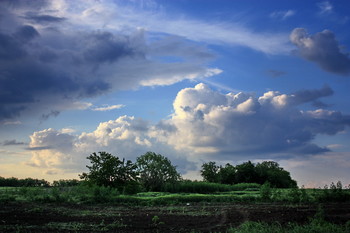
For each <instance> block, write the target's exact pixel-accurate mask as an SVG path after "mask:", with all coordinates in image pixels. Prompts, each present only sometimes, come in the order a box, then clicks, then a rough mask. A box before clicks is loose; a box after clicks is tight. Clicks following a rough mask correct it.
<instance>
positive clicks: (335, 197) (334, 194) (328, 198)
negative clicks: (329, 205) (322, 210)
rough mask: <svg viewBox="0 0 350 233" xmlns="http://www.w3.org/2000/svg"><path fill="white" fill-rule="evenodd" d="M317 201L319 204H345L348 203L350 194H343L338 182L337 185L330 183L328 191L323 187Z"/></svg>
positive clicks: (343, 191) (340, 184) (341, 186)
mask: <svg viewBox="0 0 350 233" xmlns="http://www.w3.org/2000/svg"><path fill="white" fill-rule="evenodd" d="M317 199H318V201H320V202H345V201H350V193H349V192H345V190H344V189H343V185H342V183H341V182H340V181H338V182H337V184H334V183H333V182H332V183H331V184H330V186H329V189H328V187H327V186H325V188H324V189H323V192H322V193H321V194H320V195H319V196H318V197H317Z"/></svg>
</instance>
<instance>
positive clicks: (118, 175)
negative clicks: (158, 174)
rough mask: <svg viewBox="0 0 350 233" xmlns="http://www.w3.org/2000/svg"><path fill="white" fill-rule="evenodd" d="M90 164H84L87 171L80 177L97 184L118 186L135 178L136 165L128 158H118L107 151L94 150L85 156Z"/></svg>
mask: <svg viewBox="0 0 350 233" xmlns="http://www.w3.org/2000/svg"><path fill="white" fill-rule="evenodd" d="M87 159H88V160H90V163H91V166H88V165H87V166H86V167H87V168H88V169H89V173H83V174H81V175H79V176H80V179H84V180H86V181H88V182H91V183H93V184H96V185H99V186H109V187H115V188H119V187H122V186H125V185H126V184H128V183H129V182H133V181H135V180H136V179H137V175H138V173H137V171H136V168H137V166H136V165H135V164H133V163H132V162H131V161H130V160H127V161H125V159H123V160H120V159H119V158H118V157H116V156H113V155H112V154H110V153H107V152H98V154H96V153H95V152H94V153H92V154H91V155H90V156H88V157H87Z"/></svg>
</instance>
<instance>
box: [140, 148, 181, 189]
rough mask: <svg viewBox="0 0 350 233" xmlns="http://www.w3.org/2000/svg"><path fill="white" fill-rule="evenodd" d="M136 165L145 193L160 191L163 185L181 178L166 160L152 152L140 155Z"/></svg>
mask: <svg viewBox="0 0 350 233" xmlns="http://www.w3.org/2000/svg"><path fill="white" fill-rule="evenodd" d="M136 164H137V167H138V172H139V174H140V182H141V184H142V185H143V187H144V188H145V189H146V190H147V191H160V190H161V189H162V187H163V185H164V184H166V183H174V182H176V181H178V180H179V179H180V177H181V176H180V174H179V173H178V172H177V170H176V166H173V165H172V164H171V162H170V160H169V159H168V158H166V157H164V156H162V155H160V154H156V153H154V152H147V153H146V154H144V155H141V156H140V157H138V158H137V161H136Z"/></svg>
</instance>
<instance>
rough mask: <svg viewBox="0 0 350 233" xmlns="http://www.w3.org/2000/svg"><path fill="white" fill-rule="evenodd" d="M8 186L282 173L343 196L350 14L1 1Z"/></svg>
mask: <svg viewBox="0 0 350 233" xmlns="http://www.w3.org/2000/svg"><path fill="white" fill-rule="evenodd" d="M0 4H1V7H0V9H1V10H0V18H1V20H0V176H5V177H10V176H15V177H20V178H23V177H35V178H45V179H47V180H50V181H52V180H56V179H60V178H77V174H79V173H81V172H83V171H85V165H86V163H87V160H86V157H87V156H88V155H89V154H90V153H92V152H95V151H108V152H110V153H112V154H114V155H116V156H119V157H125V158H127V159H132V160H134V159H135V158H136V157H138V156H140V155H142V154H144V153H145V152H147V151H155V152H157V153H161V154H163V155H165V156H167V157H168V158H169V159H170V160H171V161H172V162H173V163H174V164H175V165H177V166H178V169H179V170H180V172H181V173H182V174H183V176H184V177H186V178H192V179H199V178H200V177H199V173H198V171H199V169H200V166H201V164H202V163H203V162H207V161H216V162H217V163H219V164H225V163H227V162H229V163H231V164H239V163H242V162H245V161H247V160H251V161H253V162H260V161H262V160H274V161H277V162H278V163H279V164H280V165H281V166H282V167H284V168H285V169H286V170H288V171H290V172H291V175H292V177H293V178H294V179H296V180H297V181H298V184H299V185H306V186H310V187H318V186H323V185H325V184H329V183H330V182H332V181H338V180H341V181H342V182H343V183H344V184H348V183H349V179H350V175H349V173H348V170H349V168H350V147H349V144H348V142H349V139H350V133H349V126H350V110H349V107H350V105H349V101H348V99H349V88H350V56H349V46H350V34H349V32H348V31H349V30H348V28H349V26H350V18H349V17H350V16H349V13H348V12H349V10H350V4H349V2H348V1H346V0H338V1H311V0H310V1H253V0H250V1H224V0H220V1H209V0H177V1H170V0H159V1H147V0H144V1H131V0H130V1H117V0H115V1H112V0H110V1H107V0H106V1H102V0H101V1H94V0H90V1H85V0H84V1H83V0H81V1H78V0H76V1H64V0H54V1H45V0H42V1H39V0H38V1H1V3H0Z"/></svg>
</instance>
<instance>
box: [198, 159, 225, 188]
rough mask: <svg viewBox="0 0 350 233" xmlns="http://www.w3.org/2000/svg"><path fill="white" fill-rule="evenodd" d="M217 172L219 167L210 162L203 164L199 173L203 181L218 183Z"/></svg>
mask: <svg viewBox="0 0 350 233" xmlns="http://www.w3.org/2000/svg"><path fill="white" fill-rule="evenodd" d="M219 170H220V166H217V165H216V163H215V162H212V161H210V162H208V163H203V165H202V169H201V171H200V172H201V176H202V177H203V179H204V181H208V182H213V183H219V181H220V177H219Z"/></svg>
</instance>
